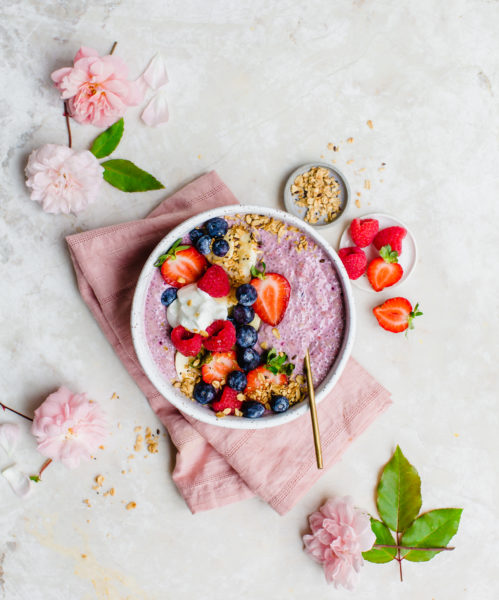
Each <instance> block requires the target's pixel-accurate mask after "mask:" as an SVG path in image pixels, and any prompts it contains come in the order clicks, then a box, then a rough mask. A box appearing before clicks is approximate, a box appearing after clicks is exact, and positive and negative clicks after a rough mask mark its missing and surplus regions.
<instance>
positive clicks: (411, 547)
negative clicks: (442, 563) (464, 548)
mask: <svg viewBox="0 0 499 600" xmlns="http://www.w3.org/2000/svg"><path fill="white" fill-rule="evenodd" d="M373 548H397V549H399V550H426V551H427V552H440V550H454V549H455V547H454V546H434V547H432V548H426V547H423V546H398V545H393V544H374V546H373Z"/></svg>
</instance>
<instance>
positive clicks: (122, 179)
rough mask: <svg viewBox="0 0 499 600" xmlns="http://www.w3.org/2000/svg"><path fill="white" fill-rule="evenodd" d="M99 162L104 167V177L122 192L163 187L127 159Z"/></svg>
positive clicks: (144, 190) (143, 190)
mask: <svg viewBox="0 0 499 600" xmlns="http://www.w3.org/2000/svg"><path fill="white" fill-rule="evenodd" d="M101 164H102V166H103V167H104V173H103V177H104V179H105V180H106V181H107V182H108V183H109V184H111V185H112V186H114V187H115V188H118V189H119V190H121V191H123V192H147V191H148V190H160V189H162V188H164V187H165V186H164V185H163V184H162V183H160V182H159V181H158V180H157V179H156V178H155V177H153V176H152V175H150V174H149V173H146V172H145V171H143V170H142V169H139V167H137V166H136V165H134V164H133V162H130V161H129V160H122V159H112V160H106V161H105V162H103V163H101Z"/></svg>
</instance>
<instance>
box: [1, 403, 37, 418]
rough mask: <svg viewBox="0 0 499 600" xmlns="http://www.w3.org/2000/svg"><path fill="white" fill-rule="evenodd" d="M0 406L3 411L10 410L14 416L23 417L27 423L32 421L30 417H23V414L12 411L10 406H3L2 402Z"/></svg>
mask: <svg viewBox="0 0 499 600" xmlns="http://www.w3.org/2000/svg"><path fill="white" fill-rule="evenodd" d="M0 406H1V407H2V408H3V409H4V410H10V412H13V413H14V414H15V415H19V416H20V417H23V419H27V420H28V421H33V419H32V418H31V417H28V416H26V415H23V413H20V412H17V410H14V409H13V408H10V406H6V405H5V404H3V402H0Z"/></svg>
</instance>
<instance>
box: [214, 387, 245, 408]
mask: <svg viewBox="0 0 499 600" xmlns="http://www.w3.org/2000/svg"><path fill="white" fill-rule="evenodd" d="M238 393H239V392H236V390H233V389H232V388H230V387H229V386H228V385H226V386H225V387H224V389H223V391H222V395H221V396H220V400H217V401H216V402H213V404H212V405H211V408H212V409H213V410H214V411H215V412H222V411H224V410H225V409H227V408H230V409H231V410H230V413H229V414H231V415H233V414H234V412H235V409H236V408H237V409H240V408H241V406H242V402H241V400H238V399H237V395H238Z"/></svg>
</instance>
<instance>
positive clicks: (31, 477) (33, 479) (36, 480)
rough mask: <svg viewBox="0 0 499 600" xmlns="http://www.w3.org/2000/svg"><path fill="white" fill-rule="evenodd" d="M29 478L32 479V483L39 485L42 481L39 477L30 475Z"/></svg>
mask: <svg viewBox="0 0 499 600" xmlns="http://www.w3.org/2000/svg"><path fill="white" fill-rule="evenodd" d="M29 478H30V479H31V481H34V482H36V483H38V482H39V481H40V478H39V477H38V475H30V476H29Z"/></svg>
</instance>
